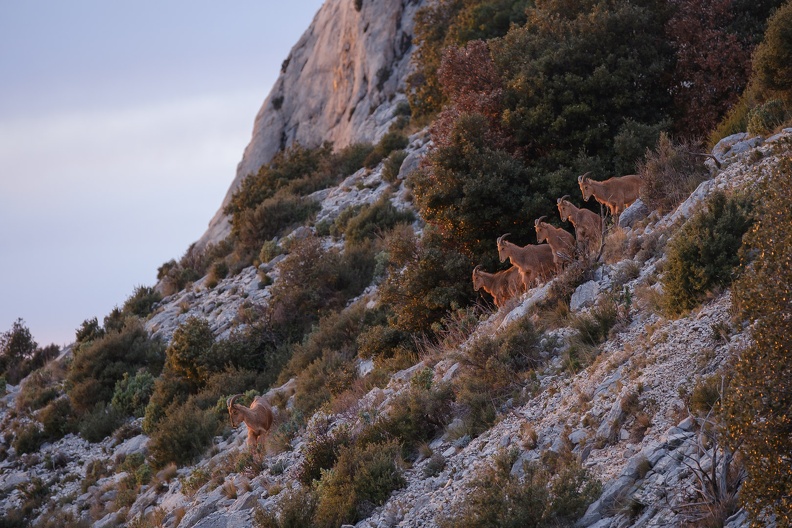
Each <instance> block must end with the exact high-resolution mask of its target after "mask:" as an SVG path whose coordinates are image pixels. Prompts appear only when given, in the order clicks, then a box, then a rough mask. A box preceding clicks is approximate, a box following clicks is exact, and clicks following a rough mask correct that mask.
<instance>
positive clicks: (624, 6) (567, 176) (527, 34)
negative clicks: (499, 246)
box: [491, 0, 671, 204]
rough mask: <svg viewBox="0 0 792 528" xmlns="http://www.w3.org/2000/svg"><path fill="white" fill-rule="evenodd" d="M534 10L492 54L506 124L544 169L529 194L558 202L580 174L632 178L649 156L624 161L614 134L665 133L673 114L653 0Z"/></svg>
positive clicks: (559, 4)
mask: <svg viewBox="0 0 792 528" xmlns="http://www.w3.org/2000/svg"><path fill="white" fill-rule="evenodd" d="M528 13H529V19H528V23H526V24H525V26H523V27H520V28H515V29H512V30H511V31H509V33H508V34H507V35H506V36H505V37H504V38H503V39H502V40H501V41H497V42H494V43H493V44H492V46H491V47H492V49H493V52H492V55H493V58H494V60H495V63H496V64H497V65H498V67H499V69H500V70H501V72H502V73H501V75H502V77H503V78H504V84H505V87H506V88H505V90H506V93H505V95H504V99H505V109H504V111H503V113H502V116H503V120H504V122H505V123H506V125H507V126H508V127H509V129H510V131H511V134H512V135H513V138H514V141H515V142H516V144H517V145H518V147H519V149H520V152H521V153H522V154H523V156H524V159H525V160H526V161H527V162H528V163H529V164H530V165H532V166H533V167H535V168H536V169H537V170H536V172H535V173H534V174H532V176H533V178H534V179H533V180H532V182H531V184H532V191H533V192H535V193H545V192H547V191H550V192H551V194H550V195H547V196H546V198H545V199H548V198H550V199H552V201H551V203H552V204H554V203H555V198H556V197H558V196H560V194H557V193H558V192H562V193H564V194H566V193H569V194H572V192H571V191H574V184H575V183H576V179H575V177H576V176H577V174H575V172H577V173H578V174H580V173H582V172H583V171H588V170H591V171H593V172H594V174H595V176H605V175H607V174H614V173H615V174H617V175H618V174H625V173H628V172H632V170H633V169H634V162H635V159H636V158H637V157H638V156H640V155H642V154H643V150H642V149H641V150H639V151H637V152H635V151H633V152H631V153H630V156H631V157H628V158H620V157H619V156H617V155H616V152H614V142H615V138H616V137H617V136H618V135H619V133H620V132H622V130H623V127H625V126H626V124H627V123H628V122H632V123H636V124H639V125H642V126H645V127H658V126H661V125H662V124H663V123H664V122H665V121H666V119H667V118H668V110H669V105H670V99H669V96H668V90H667V88H666V85H665V82H664V79H665V77H666V76H667V72H668V70H669V68H670V65H671V50H670V48H669V46H668V44H667V43H666V42H665V37H664V35H663V24H664V22H665V17H664V14H663V12H662V10H660V9H659V8H658V6H657V4H656V3H655V2H650V1H647V2H637V1H636V2H630V1H627V0H602V1H596V2H595V1H591V2H576V3H570V2H565V1H562V0H558V1H548V2H542V3H541V4H540V5H538V6H537V7H536V8H535V9H531V10H529V12H528ZM633 126H634V125H633ZM656 133H659V129H658V130H656ZM654 140H656V136H655V138H654ZM654 140H653V141H652V142H651V143H650V144H647V145H644V147H649V146H652V145H654V142H655V141H654ZM578 158H580V159H578ZM564 169H566V170H564ZM559 179H561V180H563V181H561V180H559Z"/></svg>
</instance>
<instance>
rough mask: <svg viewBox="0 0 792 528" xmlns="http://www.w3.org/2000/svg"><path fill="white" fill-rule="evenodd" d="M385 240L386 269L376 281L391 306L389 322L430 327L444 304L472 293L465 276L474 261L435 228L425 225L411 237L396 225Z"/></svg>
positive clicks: (407, 328)
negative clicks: (417, 238) (417, 236)
mask: <svg viewBox="0 0 792 528" xmlns="http://www.w3.org/2000/svg"><path fill="white" fill-rule="evenodd" d="M396 234H398V235H399V236H395V235H396ZM405 235H407V236H405ZM386 244H387V250H388V257H389V259H388V260H389V261H388V266H387V269H388V274H387V276H386V277H385V280H384V281H383V282H382V284H381V285H380V301H381V302H382V303H383V304H384V305H386V306H389V307H390V308H391V309H392V310H393V317H392V318H391V319H390V321H389V323H390V324H391V325H392V326H393V327H394V328H396V329H398V330H401V331H404V332H408V333H412V334H422V333H430V332H431V331H432V326H433V325H434V324H435V323H437V322H439V321H441V320H442V319H443V317H445V316H446V314H447V313H448V312H449V311H450V310H452V309H454V308H459V307H461V306H467V305H469V304H470V303H471V301H472V300H473V299H474V298H475V295H474V292H473V286H472V284H471V281H470V270H471V269H473V267H474V264H473V263H472V262H471V260H470V259H469V258H468V257H467V256H466V255H465V254H463V253H461V252H459V251H456V250H454V249H449V248H448V245H447V244H446V240H445V238H444V237H443V236H442V235H441V234H440V233H439V232H438V231H437V230H435V229H433V228H431V227H427V228H426V229H425V230H424V233H423V237H422V239H421V241H420V242H419V243H416V241H415V238H414V236H409V235H408V233H405V231H404V230H399V229H396V230H394V236H387V237H386Z"/></svg>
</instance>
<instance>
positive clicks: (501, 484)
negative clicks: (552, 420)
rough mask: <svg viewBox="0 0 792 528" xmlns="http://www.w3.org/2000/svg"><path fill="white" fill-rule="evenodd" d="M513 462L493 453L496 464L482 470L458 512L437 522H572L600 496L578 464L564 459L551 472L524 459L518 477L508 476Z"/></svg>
mask: <svg viewBox="0 0 792 528" xmlns="http://www.w3.org/2000/svg"><path fill="white" fill-rule="evenodd" d="M515 460H516V457H515V456H510V455H507V454H505V453H501V454H500V455H498V456H497V457H496V460H495V466H494V467H492V468H489V469H487V470H485V471H483V474H481V475H480V476H479V477H478V478H477V479H476V480H475V481H474V482H473V485H472V492H471V493H470V494H469V495H467V497H466V498H465V500H464V501H463V502H462V504H461V505H460V506H459V508H458V510H457V511H456V512H454V513H452V514H451V515H448V516H447V517H446V518H445V519H443V520H442V521H441V522H440V526H441V527H442V528H450V527H454V528H479V527H480V528H484V527H488V526H504V527H515V528H516V527H520V528H532V527H536V528H540V527H541V528H545V527H546V528H550V527H553V526H573V525H574V523H575V521H576V520H578V518H580V517H581V516H582V515H583V514H584V513H585V512H586V508H587V507H588V505H589V504H591V503H592V502H594V500H595V499H596V498H597V497H598V496H599V494H600V490H601V486H600V484H599V482H597V481H596V480H595V479H594V478H593V477H592V476H591V475H590V474H589V473H588V471H587V470H586V469H584V468H582V467H581V466H580V463H579V462H576V461H569V462H564V463H563V465H562V466H561V467H560V468H558V469H557V470H556V471H550V470H548V469H546V468H544V467H542V466H541V465H540V464H538V463H532V464H528V463H526V464H524V465H523V468H522V469H523V471H522V472H523V473H524V475H523V476H522V478H520V477H518V476H516V475H512V474H511V470H512V464H513V463H514V461H515Z"/></svg>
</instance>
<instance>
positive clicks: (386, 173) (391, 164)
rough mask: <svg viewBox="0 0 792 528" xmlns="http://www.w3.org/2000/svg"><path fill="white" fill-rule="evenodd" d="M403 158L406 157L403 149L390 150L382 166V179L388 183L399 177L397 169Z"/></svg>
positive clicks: (395, 180)
mask: <svg viewBox="0 0 792 528" xmlns="http://www.w3.org/2000/svg"><path fill="white" fill-rule="evenodd" d="M405 159H407V153H406V152H405V151H403V150H394V151H393V152H391V153H390V155H388V158H387V159H386V160H385V165H384V166H383V167H382V179H383V180H385V181H386V182H388V183H396V182H397V181H398V179H399V170H400V169H401V166H402V163H404V160H405Z"/></svg>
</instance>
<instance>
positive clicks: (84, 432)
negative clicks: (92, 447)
mask: <svg viewBox="0 0 792 528" xmlns="http://www.w3.org/2000/svg"><path fill="white" fill-rule="evenodd" d="M123 419H124V417H123V415H122V414H121V413H119V412H118V411H116V410H115V409H114V408H113V407H112V406H110V405H105V403H104V402H98V403H97V404H96V405H95V406H94V408H93V410H91V411H90V412H88V413H86V414H84V415H82V416H81V417H80V421H79V428H80V435H81V436H82V437H83V438H85V439H86V440H88V441H89V442H92V443H96V442H101V441H102V440H104V439H105V438H107V437H108V436H110V435H111V434H112V433H113V431H115V430H116V429H117V428H118V426H119V425H121V422H122V421H123Z"/></svg>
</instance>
